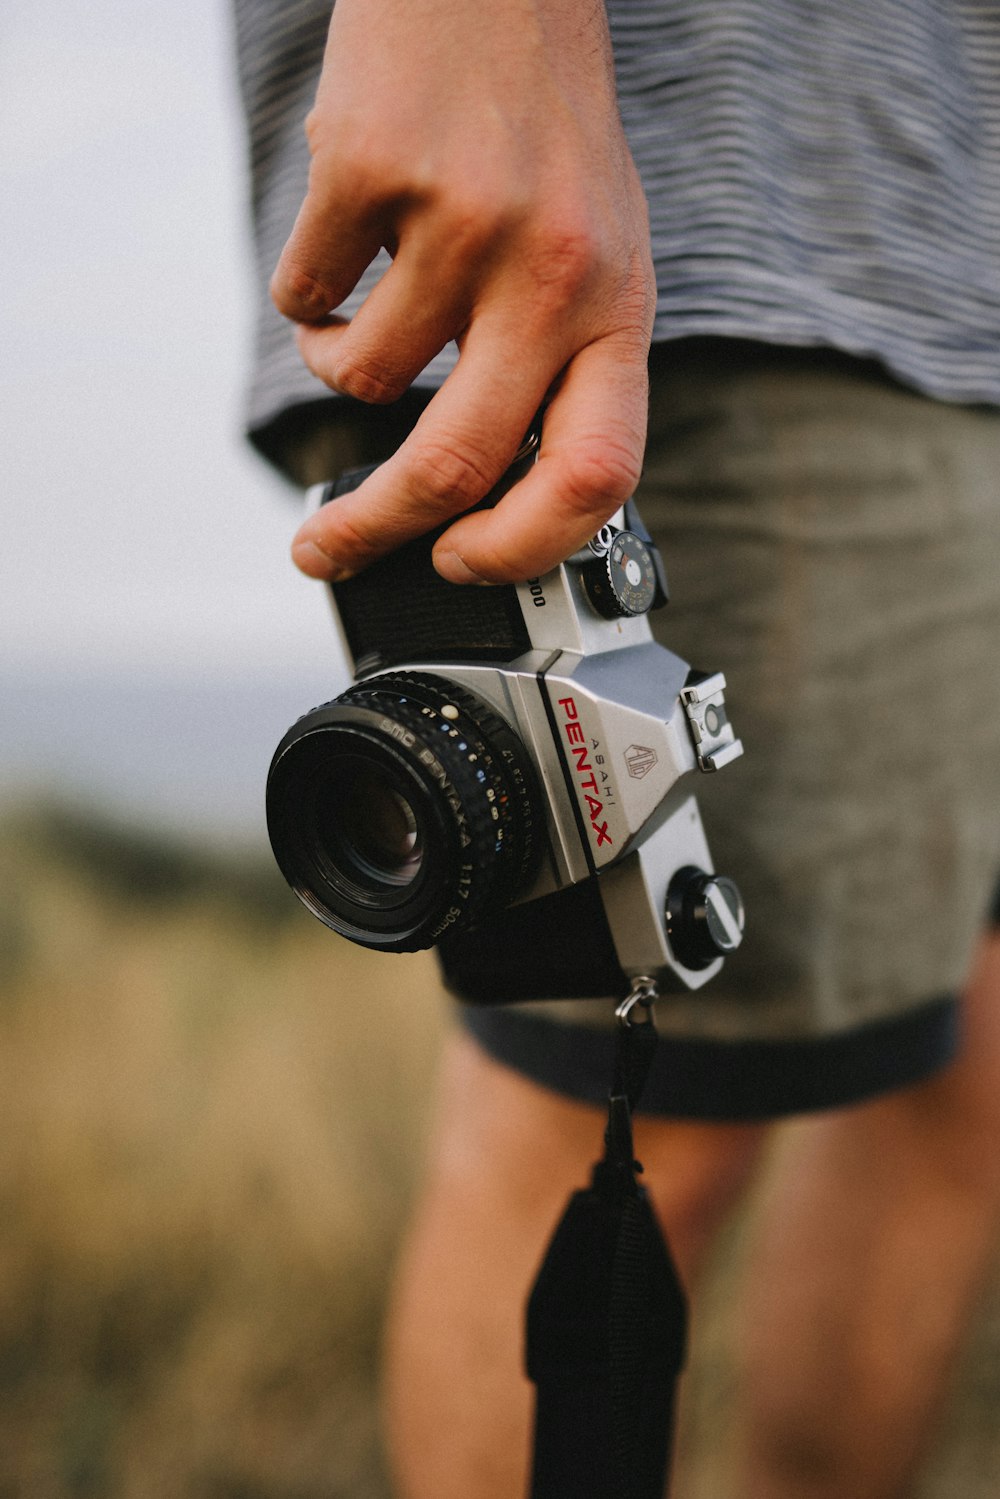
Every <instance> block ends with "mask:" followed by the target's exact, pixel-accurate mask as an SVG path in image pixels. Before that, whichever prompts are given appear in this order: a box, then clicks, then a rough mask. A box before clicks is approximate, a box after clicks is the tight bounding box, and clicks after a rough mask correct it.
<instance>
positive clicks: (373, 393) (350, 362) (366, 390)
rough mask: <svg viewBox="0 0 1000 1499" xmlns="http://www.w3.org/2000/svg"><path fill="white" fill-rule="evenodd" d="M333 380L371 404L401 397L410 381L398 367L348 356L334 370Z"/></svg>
mask: <svg viewBox="0 0 1000 1499" xmlns="http://www.w3.org/2000/svg"><path fill="white" fill-rule="evenodd" d="M329 383H330V385H332V387H333V389H334V390H337V391H339V392H340V393H341V395H344V396H352V397H353V398H354V400H356V401H363V402H364V403H365V404H366V405H368V406H385V405H387V404H388V403H389V402H390V401H396V400H398V399H399V397H400V396H401V395H402V394H403V392H404V391H405V390H406V389H407V386H408V384H409V381H408V380H407V378H406V376H405V375H403V374H400V373H399V372H398V371H392V370H388V369H381V368H379V367H378V366H376V365H375V364H374V363H371V362H365V361H363V360H359V359H344V360H341V361H339V362H338V363H337V364H336V365H335V366H334V367H333V369H332V370H331V371H330V375H329Z"/></svg>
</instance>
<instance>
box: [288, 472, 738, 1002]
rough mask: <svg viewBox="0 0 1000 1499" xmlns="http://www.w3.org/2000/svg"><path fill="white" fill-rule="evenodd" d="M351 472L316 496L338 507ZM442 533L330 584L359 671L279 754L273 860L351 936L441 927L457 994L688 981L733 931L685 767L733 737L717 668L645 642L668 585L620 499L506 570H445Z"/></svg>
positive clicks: (709, 765)
mask: <svg viewBox="0 0 1000 1499" xmlns="http://www.w3.org/2000/svg"><path fill="white" fill-rule="evenodd" d="M532 446H533V445H532V443H530V442H529V443H528V444H526V445H525V449H523V450H522V453H521V454H520V455H519V456H518V459H517V460H516V461H515V463H514V465H513V466H512V468H511V469H510V470H509V471H508V473H507V474H506V475H505V476H504V479H503V480H502V481H501V483H500V485H498V486H497V488H496V489H495V490H494V491H493V493H492V494H491V495H490V496H489V497H488V498H487V500H486V501H485V502H484V504H486V505H489V504H494V503H496V501H497V499H498V498H499V497H500V496H501V495H502V493H503V492H504V491H505V490H506V489H507V488H509V487H510V485H511V484H513V483H514V482H516V480H517V479H518V478H520V477H521V476H522V475H523V473H524V472H525V471H526V467H527V465H529V464H530V463H532V462H533V461H534V456H535V455H534V452H533V451H532V450H531V449H532ZM370 472H371V469H365V470H358V471H355V472H353V473H350V474H346V475H344V476H343V477H342V478H341V479H340V480H339V481H338V482H337V483H336V484H331V485H325V486H321V487H319V488H318V489H317V491H315V492H310V494H311V499H312V502H313V503H314V504H326V503H330V504H336V502H337V497H338V495H341V494H344V493H346V492H348V491H349V490H351V489H353V488H355V487H356V486H357V485H358V484H359V483H360V482H361V480H362V479H363V478H364V477H366V475H367V474H368V473H370ZM437 534H438V533H433V534H432V535H430V536H428V537H424V538H421V539H420V540H418V541H415V542H411V543H408V544H407V545H404V546H403V547H401V548H399V549H398V550H397V551H396V552H394V553H392V554H391V555H390V556H388V557H386V558H383V559H382V560H381V561H379V562H377V563H375V564H373V565H372V566H371V567H370V568H368V569H367V570H366V571H364V572H363V573H361V574H359V575H358V576H356V577H354V578H351V579H349V580H348V581H346V582H344V583H340V584H334V585H332V588H331V592H332V595H333V602H334V613H335V617H336V620H337V623H338V626H339V634H340V640H341V646H342V650H343V653H344V664H345V666H346V667H347V670H348V672H349V674H350V676H351V677H352V678H354V683H353V685H352V686H350V687H348V688H347V690H346V691H345V692H342V693H341V694H340V695H339V696H338V697H337V698H335V699H334V700H333V701H332V702H329V703H326V704H324V705H323V706H321V707H319V708H316V709H314V710H313V711H312V712H310V713H307V714H306V715H305V716H304V717H303V718H301V719H300V720H299V721H298V722H297V723H296V724H295V725H293V727H292V728H291V729H290V730H289V731H288V733H287V734H286V735H285V737H284V739H283V740H282V741H281V743H280V744H279V746H278V748H277V750H276V752H275V755H274V758H273V761H272V764H271V770H270V774H269V777H268V787H267V818H268V831H269V834H270V838H271V844H272V847H273V849H274V853H275V857H276V859H277V862H278V864H279V866H280V868H281V870H282V872H283V874H284V875H285V877H286V879H287V880H288V882H289V884H290V885H291V886H292V888H293V889H294V890H295V892H296V893H297V894H298V896H299V897H300V899H301V900H302V901H303V902H304V904H305V905H306V906H307V907H308V908H309V909H310V910H311V911H312V912H313V913H314V914H315V915H316V916H318V917H319V918H320V920H321V921H324V922H325V923H326V924H327V925H328V926H330V927H332V928H333V929H334V930H335V931H337V932H340V933H341V934H342V935H344V936H346V937H348V938H350V939H351V940H352V941H354V942H359V943H362V944H363V945H365V946H368V947H372V948H377V949H381V950H384V951H413V950H415V949H419V948H426V947H430V946H432V945H437V946H438V948H439V951H440V954H441V957H442V960H443V963H444V967H445V971H446V974H447V975H448V977H449V980H450V981H451V983H452V986H453V987H454V988H455V989H457V990H458V992H460V993H461V994H463V996H464V997H467V998H470V999H474V1000H485V1001H490V1000H502V999H517V998H535V997H552V998H559V997H573V996H579V995H586V994H603V995H607V994H614V993H619V992H624V991H625V990H626V989H627V988H628V986H629V983H630V982H631V981H632V980H634V979H635V978H637V977H639V976H642V977H644V978H647V979H650V980H652V981H653V982H654V983H655V984H656V986H657V987H658V988H659V989H661V990H664V989H671V988H673V989H676V988H679V987H684V988H690V989H695V988H698V987H700V986H701V985H702V984H704V983H705V982H706V981H707V980H708V979H710V978H711V977H712V976H713V974H715V973H716V972H717V971H718V969H719V968H720V966H721V964H722V961H723V958H724V956H725V954H726V953H727V952H730V951H732V950H733V949H735V948H736V947H737V946H738V945H739V942H740V939H741V935H742V927H743V911H742V903H741V900H740V896H739V892H738V890H737V889H736V886H735V885H734V884H733V882H732V881H731V880H729V879H727V878H726V877H724V876H719V875H716V874H715V873H714V872H713V869H712V862H711V856H710V854H709V850H708V846H707V843H706V840H705V835H704V832H703V830H702V824H701V818H700V815H699V811H698V805H697V801H696V799H695V797H694V795H693V793H692V791H691V790H690V789H689V788H690V783H689V782H687V781H686V780H685V776H686V773H687V772H688V771H691V770H695V769H698V770H701V771H706V772H713V771H718V770H721V769H722V768H723V767H724V766H726V765H727V764H729V762H730V761H732V760H734V759H736V758H737V756H739V755H740V754H741V753H742V746H741V745H740V742H739V740H738V739H736V738H735V736H734V733H733V729H732V727H731V725H730V723H729V720H728V718H727V715H726V708H725V700H724V688H725V680H724V678H723V677H722V675H721V674H719V673H716V674H715V675H706V674H704V673H698V672H695V671H693V670H692V669H691V668H690V667H689V666H688V664H687V663H686V662H685V661H682V660H681V659H680V657H678V656H676V655H674V654H673V652H671V651H669V650H667V649H666V648H665V647H663V646H661V645H659V644H657V642H656V641H655V640H654V639H653V636H652V632H651V630H650V627H649V621H648V618H647V614H648V611H649V610H650V609H651V608H655V607H658V606H659V605H661V604H663V603H665V602H666V584H665V579H664V576H663V570H662V564H661V562H660V558H659V556H658V554H657V551H656V548H655V546H654V544H653V542H652V540H651V538H650V537H649V535H648V533H647V532H646V531H645V530H644V528H643V526H642V523H641V521H640V519H639V517H638V514H637V513H636V510H635V507H634V505H633V504H632V503H631V502H630V503H629V504H628V505H626V506H625V507H624V509H623V510H622V511H620V512H618V514H617V515H615V516H614V517H612V520H611V522H610V523H609V524H608V525H606V526H604V527H602V529H601V531H600V532H599V534H598V535H597V536H596V537H595V538H594V539H593V541H592V542H591V543H590V544H589V546H588V547H586V548H584V549H583V551H581V552H580V553H578V554H577V555H575V556H574V557H571V558H570V559H569V560H568V561H567V562H565V563H563V564H562V565H561V566H560V567H558V568H555V569H554V570H553V571H551V572H549V573H547V574H545V575H544V576H542V577H539V578H533V579H530V580H529V581H528V582H526V583H521V584H517V585H509V586H498V587H490V588H474V587H469V588H456V587H455V586H454V585H451V584H448V583H446V582H445V581H444V580H443V579H442V578H441V577H440V576H439V575H438V574H437V573H436V572H435V571H434V568H433V565H432V563H431V549H432V546H433V543H434V541H435V539H436V535H437Z"/></svg>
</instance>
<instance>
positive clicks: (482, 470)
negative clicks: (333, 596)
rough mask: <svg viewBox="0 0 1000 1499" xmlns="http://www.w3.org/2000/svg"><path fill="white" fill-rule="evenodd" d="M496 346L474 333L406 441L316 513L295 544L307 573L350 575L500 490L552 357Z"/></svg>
mask: <svg viewBox="0 0 1000 1499" xmlns="http://www.w3.org/2000/svg"><path fill="white" fill-rule="evenodd" d="M496 347H497V344H496V343H495V341H494V340H493V339H492V338H491V337H490V335H489V334H487V333H485V332H483V333H481V334H480V333H478V332H477V335H476V336H473V334H472V333H470V336H469V339H468V340H467V341H466V343H465V346H464V348H463V352H462V355H461V358H460V359H459V363H458V366H457V368H456V369H455V371H454V372H453V374H452V375H451V376H450V377H449V378H448V380H447V381H446V382H445V384H444V385H443V386H442V388H441V389H440V391H438V393H437V395H436V396H435V397H434V399H433V400H432V401H431V402H430V404H429V406H428V407H427V409H426V411H425V412H424V414H423V416H422V417H421V418H420V420H419V422H418V423H417V425H416V426H415V427H414V429H413V431H412V433H411V434H410V436H409V437H408V438H407V440H406V442H405V443H404V444H403V445H402V447H400V448H399V450H398V451H397V452H396V453H395V454H393V456H392V457H391V458H390V459H389V460H388V461H387V462H386V463H383V464H382V466H381V467H380V468H379V469H377V470H376V472H375V473H374V474H372V476H371V477H370V478H369V479H367V480H366V481H365V483H364V484H362V485H361V486H360V488H358V489H356V490H354V491H353V492H352V493H350V494H347V495H343V496H341V497H340V498H338V499H337V500H336V501H335V502H334V503H333V504H330V505H325V506H323V508H322V509H321V510H319V511H318V512H317V513H316V514H315V515H312V516H310V517H309V519H308V520H307V521H306V523H305V524H304V525H303V526H302V528H301V529H300V530H299V532H298V534H297V536H296V537H295V540H294V542H293V544H292V557H293V559H294V561H295V563H296V565H297V566H298V567H300V568H301V569H302V571H303V572H305V573H308V575H309V576H310V577H315V578H325V579H328V580H332V581H336V580H338V579H341V578H344V577H347V576H350V574H351V573H354V572H357V571H359V570H360V569H361V568H362V567H366V566H367V565H368V564H369V563H370V562H373V561H374V560H375V558H376V557H380V556H382V555H383V554H384V553H386V552H388V551H391V550H392V548H394V547H396V546H399V545H400V544H401V543H402V542H404V541H409V540H411V539H412V538H413V537H415V536H421V535H423V534H424V532H426V531H429V530H431V529H432V528H433V527H434V526H435V525H437V524H439V523H440V522H441V521H442V520H447V519H449V518H450V517H451V516H454V515H458V514H460V513H461V512H462V511H463V510H467V509H469V507H470V506H472V505H475V504H477V503H478V501H479V500H481V499H482V498H483V497H484V496H485V495H486V494H487V493H488V492H489V491H490V489H492V488H493V486H494V484H496V482H497V480H498V479H500V478H501V476H502V475H503V474H504V473H505V471H506V470H507V468H508V467H509V465H510V463H511V460H512V459H513V457H514V454H515V453H516V451H517V449H518V447H519V445H520V443H521V441H522V439H523V437H524V434H525V432H526V431H527V429H528V427H529V426H530V424H531V421H532V419H533V417H534V415H535V412H536V411H537V409H538V407H539V406H540V404H541V402H542V400H543V399H544V396H545V394H546V390H547V388H548V373H547V368H548V367H547V365H546V364H544V363H537V364H536V365H535V366H534V367H533V368H532V367H529V366H528V364H527V361H525V363H524V364H519V363H518V361H517V358H516V355H517V354H518V352H519V349H518V347H517V344H516V341H515V340H513V339H510V338H507V339H504V340H503V341H502V342H501V343H500V344H499V347H500V348H502V349H504V351H505V353H506V356H507V357H505V358H504V359H503V360H500V361H498V360H497V357H496V353H495V350H496ZM481 348H489V350H490V353H489V355H488V356H487V355H486V354H485V353H481V352H480V350H481Z"/></svg>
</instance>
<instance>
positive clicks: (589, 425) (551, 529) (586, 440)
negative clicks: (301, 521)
mask: <svg viewBox="0 0 1000 1499" xmlns="http://www.w3.org/2000/svg"><path fill="white" fill-rule="evenodd" d="M477 354H478V345H477V344H476V343H475V342H472V341H471V336H470V344H467V346H466V349H465V352H464V353H463V356H462V359H461V360H460V361H459V365H458V368H457V369H456V370H455V372H454V374H453V375H452V376H451V377H450V379H449V380H448V381H447V382H446V383H445V385H444V386H443V387H442V389H441V390H440V391H439V392H438V394H437V396H435V398H434V400H433V401H432V402H431V403H430V405H429V406H428V408H427V410H426V411H425V413H424V415H423V416H422V418H421V419H420V421H419V422H418V424H417V426H416V427H415V428H414V430H413V432H412V434H411V435H410V437H409V438H408V440H407V441H406V442H405V443H404V444H403V446H402V447H401V448H400V449H399V451H398V452H397V453H396V454H394V455H393V457H392V458H390V459H389V460H388V462H386V463H384V464H383V465H382V466H381V468H379V469H378V470H377V471H376V472H375V473H374V474H373V475H372V476H371V478H370V479H368V480H366V482H365V483H364V484H363V485H362V486H361V487H360V488H359V489H357V490H355V491H353V493H351V494H348V495H344V496H342V497H341V498H339V499H338V500H337V501H336V502H335V503H334V504H332V505H327V506H324V507H323V509H322V510H320V511H319V512H318V513H317V514H315V515H313V516H311V517H310V518H309V520H308V521H307V522H306V523H305V525H304V526H303V527H302V528H301V530H300V531H299V533H298V535H297V536H296V538H295V542H294V543H293V547H292V555H293V558H294V560H295V562H296V564H297V565H298V566H299V567H300V568H301V569H302V571H303V572H305V573H308V574H309V576H310V577H316V578H325V579H328V580H333V581H336V580H338V579H341V578H344V577H348V576H350V575H351V574H352V573H354V572H357V571H359V570H360V569H361V568H362V567H365V566H367V565H368V564H369V563H370V562H372V561H374V560H375V558H376V557H379V556H382V555H383V554H384V553H385V552H387V551H390V550H391V549H392V548H393V547H395V546H398V545H399V544H400V543H401V542H403V541H408V540H410V539H412V538H413V537H415V536H420V535H422V534H423V533H424V532H426V531H428V530H430V529H432V527H433V526H434V525H436V524H438V523H440V521H442V520H445V519H448V518H449V517H451V516H454V515H459V514H461V512H463V511H466V510H468V509H469V508H470V507H471V506H472V505H474V504H476V503H477V502H478V501H479V500H481V499H482V498H483V497H484V496H485V495H486V494H487V493H488V492H489V490H490V489H491V488H492V487H493V485H494V484H495V483H496V482H497V481H498V479H500V477H501V476H502V474H503V473H504V472H505V471H506V469H507V467H508V466H509V464H510V462H511V460H512V459H513V456H514V453H515V452H516V450H517V447H518V446H519V444H520V442H521V440H522V438H523V436H524V433H525V431H526V430H527V428H528V426H529V425H530V423H531V420H532V417H533V416H534V414H535V412H536V411H537V409H538V407H539V406H540V404H541V402H542V400H543V399H544V397H545V394H546V390H547V377H546V375H545V373H544V369H545V366H539V367H538V368H537V369H536V370H535V371H534V373H533V374H532V372H531V371H529V370H528V369H526V368H524V367H517V366H516V365H515V364H513V363H511V364H507V365H506V366H504V367H500V368H496V369H491V370H490V371H489V372H488V373H484V372H483V371H481V370H480V368H479V365H478V360H477V358H476V356H477ZM646 415H647V374H646V358H645V348H644V345H643V343H642V341H641V340H640V339H637V338H635V337H634V336H633V335H622V336H620V337H619V338H618V339H614V338H608V339H604V340H601V341H600V342H599V343H595V344H593V345H590V346H588V348H587V349H585V350H583V351H582V352H581V353H580V354H578V355H577V356H576V357H575V358H574V359H573V360H572V362H571V364H570V365H569V367H568V368H567V370H566V372H565V375H564V378H563V380H562V383H561V384H560V386H559V389H558V391H557V393H556V395H555V397H554V398H553V400H552V402H551V404H550V405H549V407H548V408H547V410H546V414H545V421H544V427H543V433H542V446H541V451H540V454H539V459H538V462H537V463H536V464H535V465H534V466H533V468H532V469H531V470H530V471H529V473H528V475H527V477H526V478H525V479H523V480H522V481H521V482H520V483H519V484H517V485H515V486H514V488H513V489H511V490H510V491H509V492H508V493H507V494H506V495H505V496H504V498H503V499H502V500H501V501H500V503H499V504H498V505H497V506H496V507H495V508H494V509H492V510H487V511H477V512H476V513H475V514H473V515H464V516H463V517H462V519H460V520H458V521H456V523H455V525H453V526H451V527H450V528H449V529H448V530H447V531H446V532H445V534H444V535H443V536H442V537H441V539H440V540H439V541H438V543H437V545H436V547H435V549H434V565H435V567H436V568H437V570H438V571H439V572H440V573H441V575H442V576H443V577H445V578H447V579H448V580H449V581H450V582H454V583H472V582H490V583H505V582H513V581H518V580H520V579H522V578H526V577H534V576H537V574H539V573H540V572H544V571H546V570H547V569H548V568H550V567H554V566H555V565H556V564H558V563H559V562H561V561H562V560H563V559H564V558H565V557H568V556H569V555H570V553H571V552H574V551H575V550H576V549H577V548H578V547H579V546H581V545H582V544H583V543H584V542H585V541H587V540H588V539H589V538H590V537H591V536H593V535H594V533H595V532H596V531H597V530H598V529H599V528H600V526H601V525H602V524H603V522H604V521H605V520H606V519H607V518H608V516H609V515H612V514H613V513H614V511H615V510H617V509H618V508H619V507H620V506H621V505H623V504H624V502H625V501H626V500H627V499H628V498H629V497H630V496H631V495H632V493H633V492H634V490H635V487H636V484H637V482H638V479H639V474H640V471H641V465H642V453H643V447H644V443H645V433H646Z"/></svg>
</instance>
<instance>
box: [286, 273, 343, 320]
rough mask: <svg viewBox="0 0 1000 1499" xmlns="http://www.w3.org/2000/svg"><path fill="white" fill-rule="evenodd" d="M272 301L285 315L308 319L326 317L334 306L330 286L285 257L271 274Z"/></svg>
mask: <svg viewBox="0 0 1000 1499" xmlns="http://www.w3.org/2000/svg"><path fill="white" fill-rule="evenodd" d="M271 300H272V301H273V302H274V305H275V307H277V309H278V311H279V312H281V313H283V314H284V315H285V316H286V317H295V318H300V319H304V320H305V321H307V322H308V321H309V320H310V319H318V318H321V317H323V316H325V314H326V313H328V312H329V311H330V309H331V307H333V306H334V305H335V302H334V297H333V294H332V292H331V289H330V287H328V286H327V285H326V284H325V282H324V281H323V280H322V278H321V277H319V276H317V275H315V274H314V273H313V272H312V271H311V270H308V269H307V268H306V267H305V266H303V265H301V264H299V263H298V262H296V261H295V260H293V259H291V258H285V257H283V258H282V260H281V261H280V262H279V264H278V268H277V270H276V271H275V273H274V275H273V276H272V277H271Z"/></svg>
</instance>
